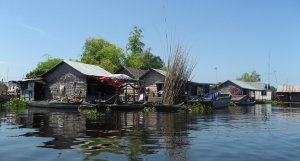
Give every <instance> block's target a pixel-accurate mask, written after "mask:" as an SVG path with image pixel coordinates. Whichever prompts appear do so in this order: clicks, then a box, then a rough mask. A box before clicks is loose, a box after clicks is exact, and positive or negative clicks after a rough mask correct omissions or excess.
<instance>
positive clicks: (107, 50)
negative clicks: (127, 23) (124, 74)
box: [80, 38, 124, 73]
mask: <svg viewBox="0 0 300 161" xmlns="http://www.w3.org/2000/svg"><path fill="white" fill-rule="evenodd" d="M123 56H124V54H123V50H122V49H121V48H119V47H117V46H116V45H114V44H112V43H110V42H108V41H106V40H104V39H96V38H90V39H87V40H86V41H85V43H84V46H83V54H82V55H81V60H80V61H81V62H82V63H87V64H94V65H98V66H100V67H102V68H104V69H105V70H107V71H109V72H111V73H114V72H115V71H117V70H118V69H119V68H120V66H121V59H122V57H123Z"/></svg>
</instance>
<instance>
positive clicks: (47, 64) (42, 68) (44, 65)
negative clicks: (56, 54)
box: [26, 55, 62, 78]
mask: <svg viewBox="0 0 300 161" xmlns="http://www.w3.org/2000/svg"><path fill="white" fill-rule="evenodd" d="M44 56H46V57H47V60H46V61H42V62H39V63H38V64H37V67H36V68H35V69H33V70H32V71H31V72H29V73H27V74H26V78H34V77H38V76H40V75H41V74H43V73H45V72H47V71H48V70H50V69H51V68H53V67H54V66H55V65H57V64H58V63H60V62H61V61H62V59H60V58H52V57H51V56H50V55H44Z"/></svg>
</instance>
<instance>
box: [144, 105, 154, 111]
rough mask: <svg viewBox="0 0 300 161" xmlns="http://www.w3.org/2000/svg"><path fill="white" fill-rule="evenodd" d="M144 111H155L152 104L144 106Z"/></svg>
mask: <svg viewBox="0 0 300 161" xmlns="http://www.w3.org/2000/svg"><path fill="white" fill-rule="evenodd" d="M144 112H156V109H155V107H153V106H152V107H151V106H149V107H145V108H144Z"/></svg>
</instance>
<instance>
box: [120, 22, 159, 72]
mask: <svg viewBox="0 0 300 161" xmlns="http://www.w3.org/2000/svg"><path fill="white" fill-rule="evenodd" d="M142 32H143V31H142V29H140V28H139V27H137V26H134V28H133V31H132V32H131V33H130V36H129V38H128V44H127V46H126V51H127V53H128V54H127V56H126V57H125V59H124V65H125V66H127V67H132V68H137V69H150V68H156V69H160V68H162V67H163V66H164V62H163V61H162V60H161V58H160V57H159V56H155V55H153V54H152V53H151V49H150V48H148V49H144V47H145V44H144V43H143V42H142V41H141V39H142V38H143V35H142Z"/></svg>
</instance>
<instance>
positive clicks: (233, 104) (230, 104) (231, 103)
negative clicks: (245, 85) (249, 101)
mask: <svg viewBox="0 0 300 161" xmlns="http://www.w3.org/2000/svg"><path fill="white" fill-rule="evenodd" d="M228 106H229V107H235V106H236V104H235V103H234V102H232V101H230V102H229V105H228Z"/></svg>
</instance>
